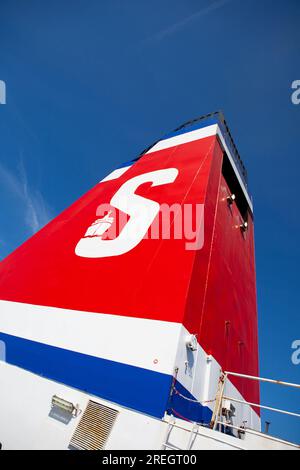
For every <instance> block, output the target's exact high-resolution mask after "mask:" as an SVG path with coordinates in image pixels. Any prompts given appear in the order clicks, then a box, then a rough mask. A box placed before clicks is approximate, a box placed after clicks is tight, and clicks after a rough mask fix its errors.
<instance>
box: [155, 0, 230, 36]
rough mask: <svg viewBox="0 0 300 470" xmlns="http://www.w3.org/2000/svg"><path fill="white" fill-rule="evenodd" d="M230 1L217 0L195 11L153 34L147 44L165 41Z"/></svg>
mask: <svg viewBox="0 0 300 470" xmlns="http://www.w3.org/2000/svg"><path fill="white" fill-rule="evenodd" d="M231 1H232V0H219V1H216V2H211V3H210V4H209V5H208V6H207V7H205V8H202V9H201V10H199V11H197V12H196V13H193V14H192V15H190V16H188V17H186V18H184V19H183V20H181V21H178V22H177V23H174V24H173V25H171V26H169V27H168V28H165V29H163V30H161V31H159V32H158V33H156V34H154V35H153V36H151V37H150V38H148V39H147V41H146V42H147V43H153V42H160V41H162V40H163V39H165V38H166V37H168V36H171V35H172V34H175V33H177V32H179V31H181V30H182V29H184V28H185V27H186V26H188V25H190V24H191V23H193V22H195V21H197V20H199V19H200V18H202V17H204V16H206V15H208V14H210V13H212V12H213V11H215V10H217V9H219V8H221V7H223V6H224V5H226V4H227V3H229V2H231Z"/></svg>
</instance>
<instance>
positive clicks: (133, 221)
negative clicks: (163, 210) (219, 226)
mask: <svg viewBox="0 0 300 470" xmlns="http://www.w3.org/2000/svg"><path fill="white" fill-rule="evenodd" d="M177 175H178V170H177V168H167V169H164V170H156V171H151V172H149V173H145V174H143V175H139V176H135V177H133V178H131V179H130V180H128V181H126V182H125V183H124V184H123V185H122V186H121V187H120V189H119V190H118V191H117V192H116V194H115V195H114V196H113V197H112V199H111V201H110V204H111V205H112V206H113V207H115V208H116V209H119V210H120V211H123V212H124V213H126V214H128V215H129V216H130V219H129V221H128V222H127V224H126V225H125V226H124V228H123V230H122V231H121V233H120V234H119V236H118V237H117V238H115V239H114V240H101V238H99V237H87V238H81V240H80V241H79V242H78V244H77V246H76V248H75V253H76V255H77V256H81V257H84V258H104V257H107V256H118V255H122V254H124V253H127V252H128V251H130V250H132V249H133V248H135V247H136V246H137V245H138V244H139V243H140V242H141V241H142V239H143V238H144V236H145V235H146V233H147V231H148V229H149V227H150V225H151V224H152V222H153V221H154V219H155V217H156V216H157V214H158V212H159V209H160V205H159V203H157V202H155V201H152V200H150V199H146V198H144V197H142V196H138V195H137V194H135V191H136V190H137V188H138V187H139V186H140V185H141V184H143V183H152V186H160V185H163V184H167V183H173V182H174V181H175V179H176V178H177Z"/></svg>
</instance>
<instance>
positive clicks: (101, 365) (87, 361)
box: [0, 333, 172, 418]
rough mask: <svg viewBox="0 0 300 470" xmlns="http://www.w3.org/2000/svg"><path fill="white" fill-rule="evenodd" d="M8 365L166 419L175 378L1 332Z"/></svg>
mask: <svg viewBox="0 0 300 470" xmlns="http://www.w3.org/2000/svg"><path fill="white" fill-rule="evenodd" d="M0 341H3V342H4V343H5V349H6V362H7V363H9V364H13V365H16V366H18V367H21V368H22V369H25V370H28V371H31V372H34V373H35V374H38V375H41V376H44V377H46V378H48V379H52V380H55V381H57V382H61V383H64V384H66V385H69V386H72V387H75V388H77V389H79V390H82V391H85V392H87V393H90V394H93V395H96V396H98V397H101V398H103V399H106V400H110V401H112V402H114V403H118V404H120V405H123V406H126V407H127V408H131V409H134V410H138V411H141V412H143V413H146V414H149V415H151V416H155V417H157V418H162V417H163V415H164V413H165V410H166V406H167V401H168V397H169V394H170V388H171V383H172V378H171V376H169V375H167V374H161V373H158V372H153V371H151V370H147V369H143V368H140V367H134V366H130V365H127V364H121V363H118V362H114V361H109V360H106V359H99V358H97V357H94V356H89V355H86V354H81V353H77V352H74V351H69V350H66V349H62V348H57V347H54V346H49V345H47V344H43V343H38V342H35V341H30V340H27V339H23V338H19V337H15V336H11V335H7V334H3V333H0Z"/></svg>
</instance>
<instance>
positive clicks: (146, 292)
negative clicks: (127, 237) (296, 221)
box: [0, 136, 259, 403]
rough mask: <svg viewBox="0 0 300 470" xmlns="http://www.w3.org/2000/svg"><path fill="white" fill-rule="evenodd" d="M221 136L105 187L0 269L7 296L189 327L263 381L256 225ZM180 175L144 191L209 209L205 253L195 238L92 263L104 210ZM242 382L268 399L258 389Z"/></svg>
mask: <svg viewBox="0 0 300 470" xmlns="http://www.w3.org/2000/svg"><path fill="white" fill-rule="evenodd" d="M222 159H223V151H222V149H221V147H220V144H219V142H218V140H217V137H216V136H213V137H208V138H204V139H201V140H198V141H194V142H190V143H186V144H183V145H179V146H177V147H172V148H169V149H165V150H161V151H158V152H153V153H150V154H148V155H145V156H143V157H142V158H141V159H140V160H138V161H137V163H135V165H133V166H132V167H131V168H130V169H129V170H128V171H127V172H126V173H125V174H123V175H122V176H121V177H120V178H118V179H115V180H111V181H107V182H103V183H100V184H98V185H97V186H95V187H94V188H93V189H92V190H91V191H89V192H88V193H87V194H86V195H84V196H83V197H82V198H80V199H79V200H78V201H76V202H75V203H74V204H73V205H72V206H71V207H70V208H69V209H67V210H66V211H64V212H63V213H62V214H61V215H59V216H58V217H57V218H56V219H54V220H53V221H52V222H51V223H49V224H48V225H47V226H46V227H45V228H43V229H42V230H41V231H40V232H38V233H37V234H36V235H34V236H33V237H32V238H31V239H30V240H28V241H27V242H26V243H24V244H23V245H22V246H21V247H20V248H18V249H17V250H16V251H15V252H14V253H12V254H11V255H10V256H8V257H7V258H6V259H5V260H4V261H2V262H1V265H0V299H2V300H10V301H15V302H24V303H29V304H36V305H46V306H55V307H60V308H67V309H74V310H82V311H90V312H101V313H107V314H115V315H124V316H132V317H140V318H150V319H154V320H164V321H169V322H179V323H182V324H183V325H184V326H186V328H187V329H188V330H189V331H190V332H191V333H197V335H198V341H199V343H200V344H201V346H202V347H203V348H204V349H205V351H206V352H207V353H211V354H212V355H213V356H214V357H215V359H216V360H217V361H218V362H219V363H220V364H221V366H222V368H223V369H230V370H233V371H236V372H243V373H246V374H250V375H258V348H257V309H256V290H255V264H254V238H253V237H254V235H253V222H252V219H251V218H249V229H248V231H247V232H246V233H242V231H241V229H240V224H241V222H242V219H241V215H240V213H239V210H238V208H237V206H236V205H235V204H233V205H232V206H231V207H229V206H228V203H227V199H226V198H227V196H228V195H229V194H230V191H229V188H228V186H227V183H226V181H225V179H224V177H223V175H222ZM163 168H177V169H178V171H179V174H178V177H177V179H176V181H175V182H174V183H172V184H167V185H161V186H157V187H152V186H151V184H147V183H146V184H143V185H141V186H140V187H139V188H138V190H137V191H136V193H137V194H139V195H141V196H144V197H147V198H148V199H151V200H153V201H156V202H158V203H160V204H162V203H167V204H169V205H172V204H174V203H180V204H184V203H190V204H193V205H195V204H205V239H204V246H203V248H202V249H201V250H199V251H187V250H186V249H185V243H186V240H184V239H180V240H178V239H174V237H171V239H170V240H151V239H144V240H142V241H141V242H140V243H139V244H138V246H136V247H135V248H134V249H133V250H131V251H129V252H128V253H125V254H123V255H121V256H116V257H109V258H101V259H98V258H95V259H90V258H82V257H79V256H76V254H75V247H76V245H77V243H78V241H79V239H80V238H81V237H82V236H83V235H84V233H85V231H86V229H87V227H89V226H90V225H91V223H92V222H93V221H94V220H95V218H96V217H95V215H96V210H97V207H98V205H99V204H103V203H107V204H108V203H109V201H110V200H111V198H112V196H113V195H114V194H115V193H116V191H117V190H118V189H119V188H120V187H121V186H122V184H123V183H124V182H125V181H127V180H129V179H130V178H132V177H134V176H137V175H141V174H144V173H146V172H151V171H154V170H158V169H159V170H160V169H163ZM234 380H235V384H236V385H237V387H238V388H239V390H240V391H241V393H242V394H243V396H244V398H245V399H246V400H249V401H252V402H257V403H258V402H259V388H258V385H257V384H255V383H254V384H251V385H250V386H249V384H248V385H247V388H246V387H245V386H244V383H243V381H242V379H238V378H235V379H234Z"/></svg>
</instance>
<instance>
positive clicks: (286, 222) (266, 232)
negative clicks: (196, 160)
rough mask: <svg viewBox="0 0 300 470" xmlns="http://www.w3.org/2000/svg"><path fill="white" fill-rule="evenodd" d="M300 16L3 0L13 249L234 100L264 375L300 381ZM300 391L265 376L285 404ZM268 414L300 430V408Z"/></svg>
mask: <svg viewBox="0 0 300 470" xmlns="http://www.w3.org/2000/svg"><path fill="white" fill-rule="evenodd" d="M299 21H300V2H299V0H294V1H292V0H227V1H226V0H223V1H217V0H215V1H209V0H203V1H202V0H185V1H184V2H183V1H179V0H151V2H150V1H143V0H127V1H124V0H89V1H86V0H73V1H72V2H70V1H67V0H51V1H48V2H47V1H43V2H41V1H38V0H27V1H26V2H24V1H23V0H2V1H1V5H0V79H1V80H4V81H5V82H6V85H7V104H6V105H0V207H1V218H0V258H3V257H4V256H5V255H7V254H8V253H10V252H11V251H12V250H13V249H14V248H16V247H17V246H18V245H19V244H20V243H22V242H23V241H24V240H25V239H26V238H28V237H29V236H30V235H31V234H32V233H33V232H35V231H36V230H37V229H38V228H39V227H41V226H42V225H43V224H44V223H46V222H47V221H48V220H49V219H50V218H52V217H53V216H55V215H57V214H58V213H59V212H61V211H62V210H63V209H64V208H65V207H67V206H68V205H69V204H70V203H72V202H73V201H74V200H75V199H76V198H78V196H80V195H81V194H83V193H84V192H85V191H86V190H88V189H89V188H90V187H91V186H92V185H94V184H95V183H96V182H97V181H99V179H100V178H101V177H103V176H104V175H105V174H107V173H108V172H109V171H110V170H111V169H113V168H114V167H115V166H116V165H117V164H119V163H120V162H123V161H127V160H130V159H131V158H132V157H135V156H136V155H137V154H138V153H139V152H140V151H141V150H142V149H144V148H145V147H146V146H148V145H149V144H150V143H152V141H153V140H156V139H157V138H159V137H160V136H161V135H163V134H164V133H165V132H167V131H169V130H172V129H173V128H175V127H176V126H177V125H179V124H181V123H182V122H184V121H186V120H188V119H190V118H193V117H196V116H198V115H201V114H205V113H207V112H211V111H214V110H217V109H222V110H223V111H224V113H225V116H226V118H227V121H228V123H229V126H230V128H231V131H232V133H233V136H234V138H235V141H236V144H237V146H238V148H239V150H240V153H241V156H242V158H243V160H244V162H245V164H246V166H247V168H248V172H249V179H250V187H251V192H252V194H253V197H254V204H255V221H256V261H257V286H258V302H259V318H260V321H259V323H260V358H261V375H263V376H268V377H274V378H281V379H283V380H288V381H293V382H298V383H299V382H300V365H299V366H295V365H293V364H292V362H291V353H292V351H291V343H292V341H293V340H295V339H300V316H299V312H300V300H299V295H300V288H299V266H300V244H299V230H300V218H299V206H298V202H299V196H298V192H299V171H300V155H299V148H300V146H299V130H300V105H298V106H296V105H293V104H292V102H291V98H290V96H291V93H292V90H291V83H292V82H293V81H294V80H296V79H300V67H299V66H300V28H299ZM299 398H300V393H299V392H298V393H293V392H292V391H290V390H285V389H278V388H277V387H275V388H274V387H272V388H271V389H270V388H269V387H268V388H266V387H263V389H262V402H264V403H265V404H270V405H273V406H275V407H276V406H279V407H286V408H288V409H291V410H294V411H297V410H298V411H299V401H300V400H299ZM264 418H265V419H266V418H270V421H272V425H271V430H272V431H273V432H274V433H277V434H281V435H282V436H285V437H287V438H291V439H294V440H297V441H299V440H300V420H297V419H296V418H294V419H293V418H289V419H286V418H280V417H276V416H274V415H271V414H270V415H269V413H268V414H264ZM287 424H289V428H287Z"/></svg>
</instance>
